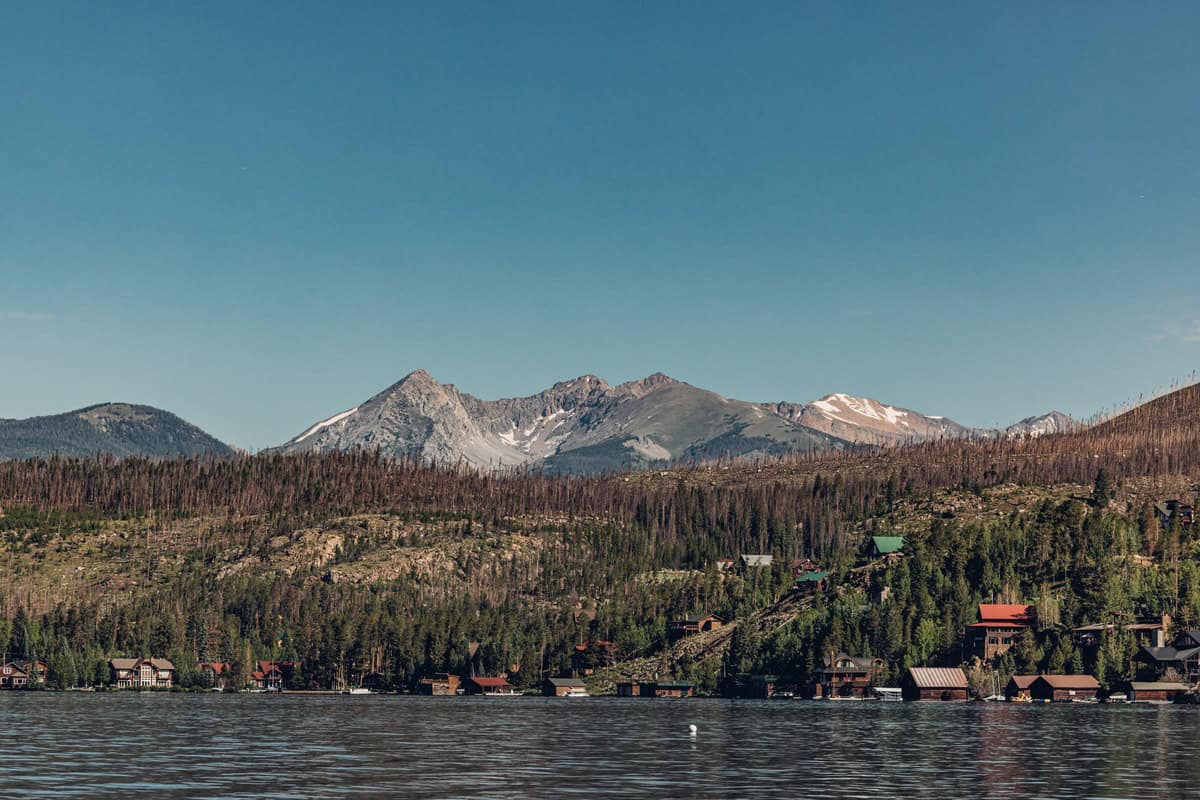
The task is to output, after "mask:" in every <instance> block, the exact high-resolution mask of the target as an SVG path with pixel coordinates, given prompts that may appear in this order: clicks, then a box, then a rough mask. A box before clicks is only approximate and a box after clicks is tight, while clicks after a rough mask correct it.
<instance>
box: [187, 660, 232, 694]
mask: <svg viewBox="0 0 1200 800" xmlns="http://www.w3.org/2000/svg"><path fill="white" fill-rule="evenodd" d="M232 669H233V667H232V665H231V664H230V663H229V662H228V661H201V662H200V663H199V664H197V665H196V672H198V673H200V674H201V675H202V676H204V678H205V679H206V680H207V681H208V685H209V686H211V687H212V688H214V689H221V690H224V689H226V688H227V686H226V684H227V682H228V681H229V676H230V674H231V673H230V671H231V670H232ZM238 688H240V687H238Z"/></svg>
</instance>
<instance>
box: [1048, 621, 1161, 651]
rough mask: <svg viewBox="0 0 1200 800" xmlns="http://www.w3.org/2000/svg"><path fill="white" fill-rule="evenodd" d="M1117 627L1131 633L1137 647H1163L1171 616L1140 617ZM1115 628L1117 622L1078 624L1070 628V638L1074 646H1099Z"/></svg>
mask: <svg viewBox="0 0 1200 800" xmlns="http://www.w3.org/2000/svg"><path fill="white" fill-rule="evenodd" d="M1119 627H1120V629H1121V630H1123V631H1129V632H1130V633H1132V634H1133V638H1134V640H1135V641H1136V642H1137V643H1138V646H1139V647H1164V646H1165V645H1166V643H1167V632H1168V631H1169V630H1170V629H1171V617H1170V615H1169V614H1163V615H1162V616H1161V617H1153V618H1151V617H1142V618H1138V619H1137V620H1136V621H1134V622H1124V623H1121V624H1120V625H1119ZM1117 628H1118V624H1117V623H1114V622H1098V623H1093V624H1090V625H1080V626H1079V627H1077V628H1072V629H1071V640H1072V641H1073V642H1074V643H1075V646H1076V647H1085V648H1092V647H1099V646H1100V643H1101V641H1102V639H1103V638H1104V636H1105V635H1107V634H1109V633H1112V632H1113V631H1115V630H1117Z"/></svg>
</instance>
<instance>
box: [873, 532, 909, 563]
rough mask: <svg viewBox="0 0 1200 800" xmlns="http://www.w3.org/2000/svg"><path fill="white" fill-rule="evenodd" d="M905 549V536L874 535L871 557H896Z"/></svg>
mask: <svg viewBox="0 0 1200 800" xmlns="http://www.w3.org/2000/svg"><path fill="white" fill-rule="evenodd" d="M903 551H904V537H903V536H872V537H871V557H872V558H887V559H894V558H895V557H898V556H899V555H900V554H901V553H902V552H903Z"/></svg>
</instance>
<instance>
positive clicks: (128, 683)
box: [108, 658, 175, 689]
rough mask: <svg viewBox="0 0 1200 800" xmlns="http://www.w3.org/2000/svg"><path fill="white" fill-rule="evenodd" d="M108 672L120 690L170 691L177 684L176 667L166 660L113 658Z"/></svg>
mask: <svg viewBox="0 0 1200 800" xmlns="http://www.w3.org/2000/svg"><path fill="white" fill-rule="evenodd" d="M108 670H109V680H110V682H111V683H112V684H113V685H114V686H116V687H117V688H118V689H169V688H171V686H172V685H173V684H174V683H175V665H174V664H172V663H171V662H170V661H168V660H167V659H165V658H113V659H110V660H109V662H108Z"/></svg>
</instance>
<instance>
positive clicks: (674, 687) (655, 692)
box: [642, 681, 696, 698]
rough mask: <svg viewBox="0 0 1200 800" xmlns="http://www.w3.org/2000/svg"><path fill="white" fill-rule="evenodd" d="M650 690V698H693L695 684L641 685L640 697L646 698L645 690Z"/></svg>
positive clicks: (674, 682) (679, 682)
mask: <svg viewBox="0 0 1200 800" xmlns="http://www.w3.org/2000/svg"><path fill="white" fill-rule="evenodd" d="M647 689H649V690H650V696H651V697H675V698H684V697H695V696H696V684H694V683H686V682H683V681H669V682H666V683H648V684H643V685H642V696H643V697H645V696H646V690H647Z"/></svg>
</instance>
